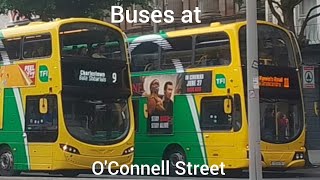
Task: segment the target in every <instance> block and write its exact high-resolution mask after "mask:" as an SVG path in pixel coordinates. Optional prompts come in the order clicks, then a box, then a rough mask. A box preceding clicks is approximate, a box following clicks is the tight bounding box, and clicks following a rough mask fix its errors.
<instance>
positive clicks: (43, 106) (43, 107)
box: [39, 98, 48, 114]
mask: <svg viewBox="0 0 320 180" xmlns="http://www.w3.org/2000/svg"><path fill="white" fill-rule="evenodd" d="M39 112H40V113H41V114H47V113H48V99H47V98H40V100H39Z"/></svg>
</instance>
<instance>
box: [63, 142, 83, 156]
mask: <svg viewBox="0 0 320 180" xmlns="http://www.w3.org/2000/svg"><path fill="white" fill-rule="evenodd" d="M60 148H61V149H62V150H63V151H65V152H69V153H73V154H80V152H79V150H78V149H77V148H75V147H73V146H70V145H66V144H60Z"/></svg>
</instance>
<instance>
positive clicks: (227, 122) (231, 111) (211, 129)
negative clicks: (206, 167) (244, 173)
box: [200, 95, 241, 164]
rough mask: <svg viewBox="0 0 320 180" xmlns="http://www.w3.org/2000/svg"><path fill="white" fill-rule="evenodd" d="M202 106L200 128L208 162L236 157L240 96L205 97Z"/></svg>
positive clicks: (239, 124)
mask: <svg viewBox="0 0 320 180" xmlns="http://www.w3.org/2000/svg"><path fill="white" fill-rule="evenodd" d="M200 106H201V108H200V109H201V112H200V128H201V130H202V132H203V139H204V145H205V147H206V152H207V158H208V163H209V164H212V163H218V162H221V161H223V159H232V158H233V157H234V156H235V157H236V156H237V154H236V153H234V152H235V150H236V148H235V144H236V135H235V133H234V132H236V131H239V130H240V128H241V107H240V96H239V95H234V97H232V96H210V97H203V98H202V99H201V102H200Z"/></svg>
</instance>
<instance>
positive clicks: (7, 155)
mask: <svg viewBox="0 0 320 180" xmlns="http://www.w3.org/2000/svg"><path fill="white" fill-rule="evenodd" d="M14 174H15V172H14V160H13V154H12V152H11V149H10V148H9V147H3V148H1V149H0V175H1V176H12V175H14Z"/></svg>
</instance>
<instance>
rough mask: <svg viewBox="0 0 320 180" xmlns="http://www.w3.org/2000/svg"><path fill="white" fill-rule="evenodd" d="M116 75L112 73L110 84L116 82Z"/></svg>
mask: <svg viewBox="0 0 320 180" xmlns="http://www.w3.org/2000/svg"><path fill="white" fill-rule="evenodd" d="M117 78H118V77H117V73H112V83H116V82H117Z"/></svg>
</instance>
